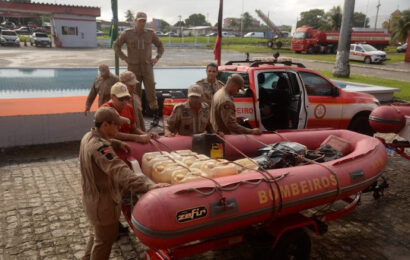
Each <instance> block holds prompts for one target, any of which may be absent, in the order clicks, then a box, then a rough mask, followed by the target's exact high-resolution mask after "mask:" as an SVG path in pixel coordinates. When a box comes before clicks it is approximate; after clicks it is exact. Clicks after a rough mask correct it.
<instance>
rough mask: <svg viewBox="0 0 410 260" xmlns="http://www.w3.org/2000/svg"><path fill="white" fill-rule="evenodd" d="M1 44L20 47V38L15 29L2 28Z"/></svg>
mask: <svg viewBox="0 0 410 260" xmlns="http://www.w3.org/2000/svg"><path fill="white" fill-rule="evenodd" d="M0 44H1V45H3V46H4V45H9V46H10V45H12V46H17V47H20V40H19V37H18V35H17V33H16V32H15V31H11V30H2V31H1V33H0Z"/></svg>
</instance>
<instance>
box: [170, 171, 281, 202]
mask: <svg viewBox="0 0 410 260" xmlns="http://www.w3.org/2000/svg"><path fill="white" fill-rule="evenodd" d="M287 175H288V172H287V173H283V174H282V175H280V176H278V177H277V178H275V179H274V180H268V179H266V178H262V179H258V180H254V181H253V180H249V181H239V182H236V183H235V185H234V186H233V187H232V188H229V187H223V186H221V187H220V189H221V190H223V191H234V190H236V189H238V188H239V186H240V185H242V184H249V185H256V186H257V185H259V184H261V183H262V182H263V181H264V182H268V183H273V182H275V181H279V180H281V179H283V178H285V177H286V176H287ZM231 185H232V184H230V185H229V186H231ZM186 191H195V192H197V193H199V194H201V195H204V196H209V195H211V194H212V193H214V192H215V191H216V187H212V189H211V191H210V192H204V191H201V190H200V188H188V189H186V190H180V191H178V192H177V193H179V192H186Z"/></svg>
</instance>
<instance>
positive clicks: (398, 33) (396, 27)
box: [392, 9, 410, 42]
mask: <svg viewBox="0 0 410 260" xmlns="http://www.w3.org/2000/svg"><path fill="white" fill-rule="evenodd" d="M409 30H410V9H408V10H405V11H403V13H402V15H401V17H400V18H399V19H398V20H397V21H396V22H395V23H394V24H393V31H392V39H393V40H397V41H401V42H405V41H406V39H407V32H408V31H409Z"/></svg>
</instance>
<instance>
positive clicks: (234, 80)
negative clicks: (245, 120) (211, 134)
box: [211, 74, 262, 134]
mask: <svg viewBox="0 0 410 260" xmlns="http://www.w3.org/2000/svg"><path fill="white" fill-rule="evenodd" d="M243 85H244V80H243V78H242V77H241V76H240V75H239V74H232V76H230V77H229V78H228V81H227V82H226V85H225V87H223V88H221V89H219V90H218V91H217V92H216V93H215V95H214V97H213V99H212V104H211V124H212V127H213V129H214V130H215V131H216V132H222V133H224V134H261V133H262V131H261V130H260V129H259V128H253V129H250V128H246V127H244V126H241V125H240V124H239V123H238V122H237V120H236V114H235V111H236V108H235V103H234V101H233V97H234V96H235V95H236V94H238V92H239V90H240V89H242V88H243Z"/></svg>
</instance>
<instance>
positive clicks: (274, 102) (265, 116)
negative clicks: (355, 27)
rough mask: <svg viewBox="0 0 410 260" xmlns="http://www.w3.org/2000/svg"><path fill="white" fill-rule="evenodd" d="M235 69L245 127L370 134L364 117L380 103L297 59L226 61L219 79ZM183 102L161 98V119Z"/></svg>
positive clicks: (239, 115) (239, 114)
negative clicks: (240, 86) (239, 79)
mask: <svg viewBox="0 0 410 260" xmlns="http://www.w3.org/2000/svg"><path fill="white" fill-rule="evenodd" d="M233 73H237V74H239V75H241V76H242V77H243V79H244V80H245V86H244V91H242V92H240V93H239V94H238V95H237V96H235V97H234V101H235V106H236V116H237V118H239V119H241V122H242V124H244V125H245V126H249V127H259V128H261V129H262V130H265V131H275V130H278V129H303V128H339V129H349V130H352V131H356V132H360V133H364V134H368V135H372V134H373V130H372V128H371V127H370V126H369V123H368V118H369V114H370V112H371V111H372V110H373V109H375V108H376V107H377V106H378V105H379V101H378V100H377V99H376V98H375V97H374V96H372V95H370V94H366V93H358V92H349V91H345V90H343V89H341V88H340V87H338V86H337V85H336V84H335V83H333V82H332V81H331V80H329V79H327V78H326V77H325V76H323V75H321V74H320V73H317V72H315V71H313V70H310V69H307V68H305V66H304V65H303V64H301V63H294V62H292V61H291V60H289V59H278V58H277V57H276V58H273V59H254V60H248V59H247V60H243V61H229V62H227V63H226V64H225V65H222V66H220V67H219V75H218V79H219V80H221V81H222V82H224V83H225V82H226V81H227V79H228V77H229V76H230V75H232V74H233ZM184 101H186V98H166V99H165V100H164V106H163V119H164V123H165V122H166V120H167V119H168V118H169V116H170V114H171V113H172V109H173V107H174V105H176V104H178V103H180V102H184ZM164 125H165V124H164Z"/></svg>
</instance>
